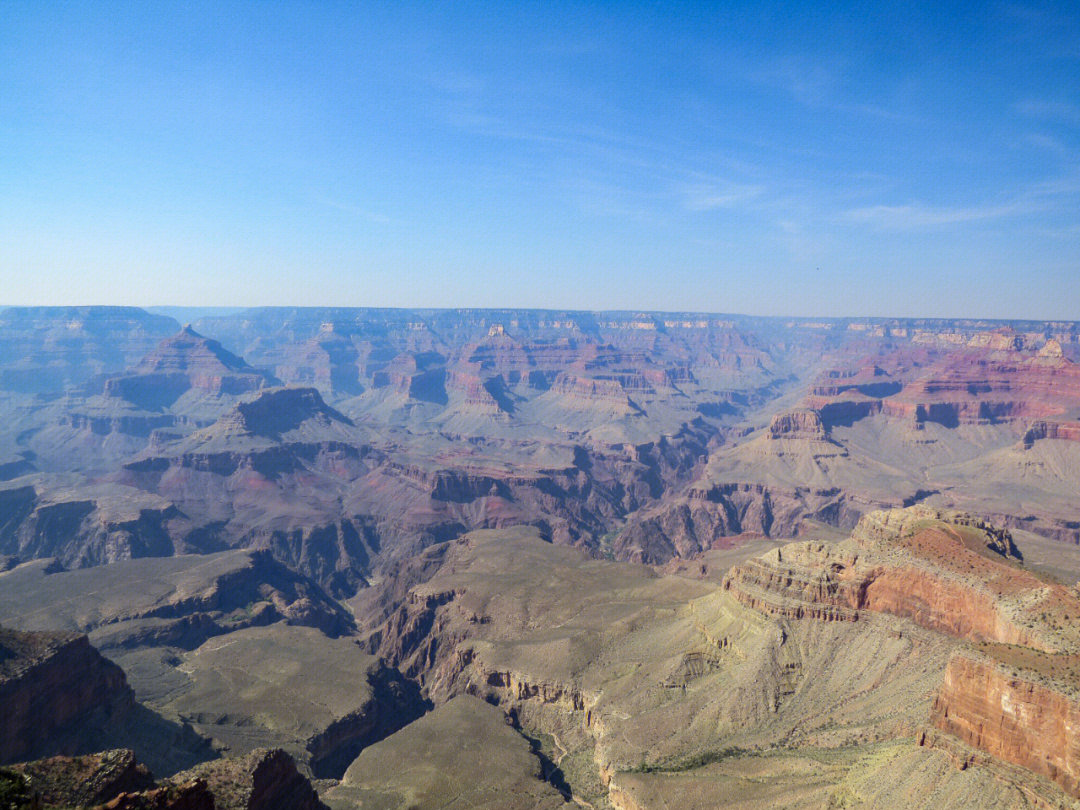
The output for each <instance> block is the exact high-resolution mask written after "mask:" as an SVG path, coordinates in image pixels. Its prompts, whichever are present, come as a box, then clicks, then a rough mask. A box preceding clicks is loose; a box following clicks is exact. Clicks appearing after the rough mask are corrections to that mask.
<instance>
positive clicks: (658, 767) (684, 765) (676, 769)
mask: <svg viewBox="0 0 1080 810" xmlns="http://www.w3.org/2000/svg"><path fill="white" fill-rule="evenodd" d="M749 753H754V752H751V751H748V750H747V749H745V748H739V747H738V746H737V745H732V746H729V747H727V748H721V749H719V750H716V751H702V752H700V753H698V754H694V755H693V756H689V757H686V758H684V759H679V760H668V761H666V762H651V763H650V762H646V761H645V760H642V761H641V764H640V765H638V766H637V767H636V768H630V769H629V770H628V771H626V773H680V772H682V771H692V770H694V769H696V768H703V767H705V766H706V765H712V764H714V763H717V762H723V761H724V760H725V759H731V758H732V757H741V756H743V755H744V754H749ZM758 753H760V752H758Z"/></svg>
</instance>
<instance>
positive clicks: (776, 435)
mask: <svg viewBox="0 0 1080 810" xmlns="http://www.w3.org/2000/svg"><path fill="white" fill-rule="evenodd" d="M766 435H767V436H768V437H769V438H770V439H825V438H827V437H828V431H827V430H826V429H825V425H824V423H823V422H822V420H821V414H820V413H818V412H817V411H814V410H798V411H785V412H783V413H778V414H776V415H775V416H773V418H772V421H770V422H769V430H768V433H767V434H766Z"/></svg>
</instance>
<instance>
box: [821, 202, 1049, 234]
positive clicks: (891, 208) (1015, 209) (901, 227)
mask: <svg viewBox="0 0 1080 810" xmlns="http://www.w3.org/2000/svg"><path fill="white" fill-rule="evenodd" d="M1031 210H1033V206H1032V205H1031V204H1030V203H1024V202H1011V203H1006V204H1003V205H979V206H969V207H948V206H933V205H924V204H922V203H910V204H908V205H872V206H869V207H866V208H853V209H851V210H848V211H846V212H845V213H844V215H843V219H844V220H846V221H848V222H854V223H858V224H861V225H869V226H871V227H874V228H879V229H881V230H890V231H908V230H917V229H921V228H938V227H943V226H947V225H958V224H963V223H968V222H981V221H985V220H990V219H1001V218H1002V217H1009V216H1015V215H1018V214H1025V213H1028V212H1030V211H1031Z"/></svg>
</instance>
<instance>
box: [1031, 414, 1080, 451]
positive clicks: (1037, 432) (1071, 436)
mask: <svg viewBox="0 0 1080 810" xmlns="http://www.w3.org/2000/svg"><path fill="white" fill-rule="evenodd" d="M1040 439H1060V440H1062V441H1067V442H1080V422H1058V421H1052V420H1048V419H1036V420H1035V421H1034V422H1032V423H1031V424H1030V425H1029V426H1028V429H1027V430H1026V431H1024V436H1023V438H1021V440H1020V444H1021V446H1022V447H1023V448H1024V449H1025V450H1030V449H1031V448H1032V447H1033V446H1034V445H1035V442H1037V441H1039V440H1040Z"/></svg>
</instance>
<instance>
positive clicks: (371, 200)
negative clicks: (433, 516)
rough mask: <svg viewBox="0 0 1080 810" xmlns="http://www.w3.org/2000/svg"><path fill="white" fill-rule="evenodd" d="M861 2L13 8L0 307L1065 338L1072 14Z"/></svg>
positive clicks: (1075, 250) (1076, 276)
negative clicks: (315, 312) (568, 311)
mask: <svg viewBox="0 0 1080 810" xmlns="http://www.w3.org/2000/svg"><path fill="white" fill-rule="evenodd" d="M499 5H501V6H502V8H501V9H499V8H498V7H499ZM870 5H872V4H866V3H859V4H853V5H852V6H851V7H849V8H838V7H836V8H834V7H831V4H825V3H791V4H785V5H773V6H767V7H766V6H764V5H762V4H759V3H748V4H745V5H736V4H689V3H688V4H673V3H671V4H669V3H591V4H567V3H542V4H541V3H525V2H508V3H505V4H495V3H483V4H472V3H457V2H439V3H435V2H433V3H430V4H428V3H422V4H408V3H404V2H388V3H358V2H348V3H345V2H342V3H330V2H304V3H291V2H245V3H225V2H221V3H208V4H202V3H197V2H191V3H164V2H133V3H130V4H120V3H106V2H86V3H83V2H62V1H61V0H56V2H41V0H26V1H24V0H5V2H4V3H3V5H2V6H0V303H8V304H25V303H57V304H67V303H124V304H136V305H153V304H177V305H259V304H311V305H319V304H339V305H372V306H523V307H524V306H535V307H549V306H550V307H571V308H631V309H632V308H642V309H668V310H672V309H675V310H687V309H689V310H710V311H728V312H746V313H755V314H818V315H847V314H874V315H928V316H933V315H941V316H949V315H978V316H1001V317H1036V318H1038V317H1056V318H1070V319H1078V318H1080V12H1078V10H1077V6H1076V5H1075V4H1074V3H1073V4H1070V3H1061V4H1058V5H1050V4H1047V5H1038V4H1034V5H1033V4H1026V3H1001V4H993V3H992V4H987V5H984V6H981V7H979V8H976V7H975V5H976V4H971V3H962V4H956V5H951V4H947V3H938V2H934V3H925V4H915V5H912V4H908V3H897V4H895V5H894V6H889V5H885V4H882V5H881V6H880V8H879V9H878V10H876V11H873V12H870V11H868V10H867V9H868V8H869V7H870ZM824 6H830V7H829V8H824Z"/></svg>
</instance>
